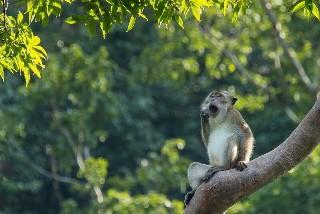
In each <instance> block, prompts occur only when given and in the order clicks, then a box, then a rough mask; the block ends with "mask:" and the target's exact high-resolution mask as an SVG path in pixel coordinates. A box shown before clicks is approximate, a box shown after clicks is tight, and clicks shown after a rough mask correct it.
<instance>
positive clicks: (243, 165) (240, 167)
mask: <svg viewBox="0 0 320 214" xmlns="http://www.w3.org/2000/svg"><path fill="white" fill-rule="evenodd" d="M235 167H236V169H237V170H239V171H242V170H244V169H245V168H247V167H248V166H247V163H246V162H245V161H239V162H238V163H236V166H235Z"/></svg>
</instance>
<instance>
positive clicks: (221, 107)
mask: <svg viewBox="0 0 320 214" xmlns="http://www.w3.org/2000/svg"><path fill="white" fill-rule="evenodd" d="M237 100H238V99H237V98H236V97H233V96H232V95H231V94H230V93H229V92H228V91H212V92H210V93H209V95H208V96H207V97H206V99H205V100H204V102H203V103H202V105H201V112H200V114H201V115H202V116H207V117H216V116H217V115H218V114H220V113H226V112H227V111H228V109H229V108H231V107H232V106H233V105H234V104H235V103H236V102H237Z"/></svg>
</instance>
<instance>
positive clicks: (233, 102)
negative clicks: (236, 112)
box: [232, 97, 238, 105]
mask: <svg viewBox="0 0 320 214" xmlns="http://www.w3.org/2000/svg"><path fill="white" fill-rule="evenodd" d="M237 100H238V98H236V97H232V105H234V104H235V103H236V102H237Z"/></svg>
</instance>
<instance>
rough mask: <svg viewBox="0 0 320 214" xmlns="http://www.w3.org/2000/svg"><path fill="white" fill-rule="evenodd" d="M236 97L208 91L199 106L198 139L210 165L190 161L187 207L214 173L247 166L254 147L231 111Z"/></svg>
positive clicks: (235, 112)
mask: <svg viewBox="0 0 320 214" xmlns="http://www.w3.org/2000/svg"><path fill="white" fill-rule="evenodd" d="M237 100H238V99H237V98H236V97H233V96H232V95H231V94H230V93H229V92H228V91H222V90H221V91H211V92H210V93H209V95H208V96H207V97H206V98H205V100H204V101H203V103H202V104H201V107H200V122H201V138H202V142H203V143H204V145H205V147H206V150H207V155H208V157H209V163H210V165H206V164H202V163H199V162H193V163H191V164H190V166H189V168H188V173H187V174H188V181H189V184H190V186H191V188H192V191H191V192H188V193H187V195H186V196H185V205H186V206H187V205H188V203H189V202H190V200H191V198H192V197H193V195H194V193H195V191H196V189H197V188H198V186H199V185H200V184H201V183H203V182H208V181H209V180H210V179H211V178H212V177H213V176H214V175H215V174H216V173H217V172H219V171H223V170H228V169H232V168H236V169H237V170H239V171H243V170H244V169H245V168H246V167H247V163H248V162H249V160H250V158H251V155H252V152H253V145H254V137H253V133H252V131H251V129H250V127H249V125H248V124H247V123H246V121H245V120H244V119H243V117H242V116H241V114H240V112H239V111H238V110H236V109H235V108H234V104H235V103H236V102H237Z"/></svg>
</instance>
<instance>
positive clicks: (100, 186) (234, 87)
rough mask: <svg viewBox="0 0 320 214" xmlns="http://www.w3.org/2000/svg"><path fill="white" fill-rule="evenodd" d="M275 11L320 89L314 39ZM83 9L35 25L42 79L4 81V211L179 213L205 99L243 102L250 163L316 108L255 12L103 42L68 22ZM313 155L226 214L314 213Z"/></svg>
mask: <svg viewBox="0 0 320 214" xmlns="http://www.w3.org/2000/svg"><path fill="white" fill-rule="evenodd" d="M37 2H41V1H37ZM49 2H51V1H49ZM59 2H60V1H59ZM271 3H272V6H273V12H274V13H275V14H276V16H277V21H278V22H279V24H278V26H280V27H279V29H280V30H281V36H282V38H284V40H285V41H286V42H287V44H288V46H289V47H290V49H291V50H292V51H295V53H296V58H297V59H298V60H299V62H300V63H301V64H302V66H303V67H304V68H305V71H306V74H307V75H308V76H309V77H310V79H312V81H314V82H315V83H319V81H320V76H319V72H318V67H319V62H318V59H317V58H316V57H315V56H316V55H317V54H319V52H320V47H319V45H318V38H319V35H320V31H319V29H318V28H314V22H312V21H310V20H307V19H306V18H305V17H304V16H301V15H300V14H295V15H291V14H289V13H286V12H284V11H286V10H287V7H286V5H284V4H283V3H282V2H279V1H271ZM83 4H84V3H82V2H73V3H72V4H71V5H72V7H67V6H66V5H69V3H66V2H64V3H63V5H62V7H61V8H62V9H63V11H61V12H62V13H61V17H62V19H54V20H53V21H52V22H51V21H50V19H49V17H50V15H49V16H48V20H49V24H48V26H47V27H46V28H45V29H46V30H45V31H44V30H43V28H42V27H41V26H39V25H37V24H35V25H31V26H32V28H33V30H34V33H35V34H37V35H39V36H41V38H42V43H41V44H43V46H45V47H47V50H48V53H49V59H48V62H47V64H46V69H45V70H44V71H43V74H42V79H41V80H34V81H30V83H29V86H28V87H27V88H26V87H25V86H24V85H23V84H21V83H22V81H21V80H20V79H18V78H16V77H15V76H13V75H11V74H10V73H8V75H7V76H6V82H5V83H3V84H1V86H0V88H1V91H2V93H1V96H0V120H1V121H3V122H2V123H1V124H0V210H1V212H3V213H99V212H100V213H106V212H109V213H126V211H127V210H133V211H136V212H138V213H140V212H141V213H143V212H148V213H155V212H156V213H157V211H159V212H160V211H161V212H163V213H173V212H179V213H181V212H182V209H183V204H182V201H183V197H184V194H185V192H186V191H187V190H188V184H187V182H186V169H187V166H188V164H189V163H190V162H191V161H199V162H203V163H206V162H207V155H206V153H205V150H204V147H203V145H202V143H201V142H200V133H199V130H200V127H199V125H200V124H199V104H200V103H201V101H202V99H203V98H204V97H205V96H206V95H207V93H208V91H209V90H210V89H212V88H215V89H218V88H221V89H228V90H230V91H231V92H233V93H235V94H236V96H237V97H238V98H239V102H237V104H236V107H237V108H238V109H240V110H241V113H242V114H243V116H244V118H245V119H246V121H247V122H248V123H249V124H250V126H251V127H252V129H253V132H254V134H255V137H256V142H257V143H256V146H255V151H254V156H258V155H260V154H263V153H265V152H267V151H269V150H271V149H272V148H274V147H275V146H277V144H278V143H280V142H282V140H284V139H285V137H287V136H288V134H289V133H290V132H291V131H292V130H293V129H294V127H295V125H296V123H297V120H298V121H299V120H300V119H301V118H302V117H303V115H304V114H305V113H306V111H307V110H308V108H310V106H311V105H312V104H313V101H314V94H313V93H312V92H310V91H309V90H308V89H307V88H306V87H305V85H304V83H303V81H302V80H301V77H300V75H299V73H298V72H297V71H296V69H295V67H294V66H293V64H292V62H291V61H290V58H289V57H288V56H287V55H286V53H285V52H284V50H283V48H282V47H281V45H280V43H279V41H278V40H277V39H275V37H274V32H275V28H274V27H273V25H272V23H271V22H270V21H269V19H268V16H267V14H266V11H265V9H264V8H263V7H262V5H261V2H259V1H258V2H252V5H251V7H250V8H248V9H247V14H248V15H247V16H243V17H241V19H240V18H239V19H238V21H237V22H234V23H231V20H228V19H229V18H228V17H225V18H223V16H224V15H223V13H221V11H217V10H207V12H206V13H203V14H202V16H201V17H202V20H205V21H203V22H200V23H195V22H194V20H193V18H192V17H189V16H187V17H182V19H183V21H184V25H183V26H184V29H181V28H180V27H179V26H177V25H176V24H175V23H167V24H166V29H163V28H156V27H154V24H153V23H152V22H146V23H145V22H143V23H141V24H139V25H135V27H134V28H133V29H132V31H131V32H130V33H126V32H125V30H124V29H123V27H121V26H114V27H113V28H112V29H111V30H110V32H109V35H108V38H107V39H106V40H102V38H99V37H98V36H97V37H96V38H95V39H94V40H92V39H91V40H90V36H89V35H88V34H87V32H86V31H85V30H83V28H82V26H80V25H69V24H66V23H65V22H64V19H65V18H67V17H70V16H73V15H74V14H80V13H81V14H82V13H83V12H85V10H84V9H82V5H83ZM73 6H77V7H73ZM9 8H10V7H9ZM75 8H77V9H75ZM78 9H79V10H78ZM50 10H51V9H50ZM53 10H54V9H52V11H53ZM191 12H192V11H190V13H191ZM52 13H53V12H52ZM144 14H145V15H146V16H147V17H148V19H151V18H150V15H152V10H151V11H150V9H148V10H145V11H144ZM26 15H27V16H28V15H29V14H24V16H26ZM44 16H45V15H44ZM126 18H127V20H128V21H129V19H130V15H128V17H126ZM24 19H25V18H24ZM36 19H37V20H39V21H41V19H40V18H38V17H34V19H33V20H36ZM163 24H164V23H163ZM155 25H158V23H156V24H155ZM126 28H127V27H125V29H126ZM57 29H59V32H58V31H57ZM305 32H308V34H306V33H305ZM302 38H303V39H302ZM318 153H319V151H317V152H316V153H315V154H313V155H312V156H311V159H308V160H307V161H306V162H305V163H303V165H302V166H301V167H300V168H297V169H295V170H293V171H292V172H291V173H290V174H289V175H288V176H286V177H283V178H281V179H280V180H278V181H277V182H276V183H273V184H270V185H269V186H267V187H266V188H263V189H262V190H260V191H259V192H257V193H256V194H253V195H252V196H250V197H249V198H248V199H244V200H243V201H242V202H241V203H239V204H237V205H235V207H233V208H232V209H231V210H230V212H237V213H242V212H243V213H247V212H249V213H250V212H268V210H269V209H270V212H271V211H272V212H274V213H277V212H278V211H279V212H280V211H281V213H283V212H286V213H290V212H292V213H305V212H308V213H313V212H317V210H318V209H319V207H318V204H319V203H317V202H318V201H319V194H318V193H317V191H316V190H317V189H319V183H318V180H317V178H318V174H319V170H318V167H317V166H318V165H319V163H318V158H317V157H318V156H319V155H317V154H318ZM302 187H303V188H302ZM98 190H101V193H102V196H103V201H102V202H101V203H99V202H98V200H97V198H98V197H97V192H98V193H99V191H98ZM291 205H292V207H294V209H291V207H290V206H291ZM145 207H146V208H145Z"/></svg>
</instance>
